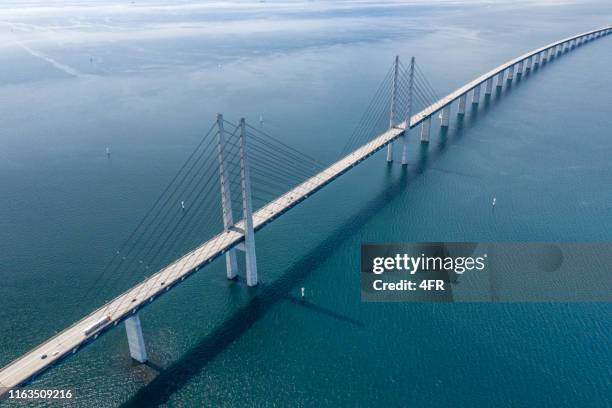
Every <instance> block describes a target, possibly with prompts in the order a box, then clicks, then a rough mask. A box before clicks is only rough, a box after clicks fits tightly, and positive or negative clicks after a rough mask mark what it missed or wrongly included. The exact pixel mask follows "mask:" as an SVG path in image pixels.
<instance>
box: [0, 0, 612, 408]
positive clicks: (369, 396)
mask: <svg viewBox="0 0 612 408" xmlns="http://www.w3.org/2000/svg"><path fill="white" fill-rule="evenodd" d="M11 3H13V2H9V3H8V4H7V3H6V2H5V4H3V5H2V6H0V35H1V36H2V39H3V41H2V44H0V54H1V55H2V60H3V63H2V64H0V107H1V109H0V118H1V123H2V126H0V192H1V193H0V282H2V283H1V285H0V365H5V364H7V363H9V362H10V361H11V360H12V359H14V358H16V357H17V356H19V355H20V354H22V353H24V352H25V351H27V350H29V349H30V348H32V347H34V346H36V345H37V344H38V343H40V342H41V341H43V340H45V339H46V338H48V337H50V336H51V335H53V333H54V332H55V331H57V330H61V329H62V328H64V327H65V326H67V325H68V324H70V323H72V322H73V321H75V320H76V319H78V318H79V317H81V316H82V315H84V314H85V313H87V312H89V311H90V310H91V309H93V308H94V307H95V306H98V305H100V304H101V303H102V302H103V301H104V300H106V299H107V298H108V297H110V296H111V295H112V293H104V292H103V291H100V292H98V293H96V294H94V295H92V297H91V299H87V300H86V301H85V302H83V301H81V300H82V299H81V296H79V295H80V294H81V293H82V291H83V290H84V289H86V288H89V287H90V286H91V285H92V283H93V282H94V281H95V279H96V277H97V276H98V275H99V274H100V271H101V270H102V268H103V267H104V266H105V264H106V262H107V261H108V259H109V257H111V256H112V254H113V252H114V250H115V249H116V247H117V246H118V245H119V244H120V243H121V242H122V241H123V240H124V239H125V238H126V237H127V236H128V235H129V232H130V231H131V230H132V228H134V227H135V226H136V224H137V223H138V220H139V217H141V216H142V215H143V214H144V213H145V211H146V210H147V209H148V208H149V206H150V205H151V204H152V203H153V201H154V200H155V198H156V197H157V195H158V194H159V193H160V192H161V190H162V188H163V186H164V185H165V184H166V183H167V182H168V181H169V180H170V179H171V177H172V176H173V174H174V173H175V172H176V170H177V169H178V168H179V166H180V164H181V163H182V162H183V161H184V160H185V158H186V157H187V155H188V154H189V153H190V152H191V150H192V149H193V148H194V146H195V145H196V144H197V142H198V138H199V137H201V135H202V133H203V132H204V131H205V130H206V129H208V127H209V126H210V125H211V124H212V122H213V120H214V115H215V114H216V112H223V113H224V114H225V116H226V117H227V118H229V119H232V120H234V121H235V120H237V119H238V118H239V117H241V116H246V117H247V118H251V120H255V121H256V120H257V119H258V118H259V116H260V115H263V116H264V118H265V125H264V126H265V130H266V131H267V132H269V133H271V134H273V135H275V136H277V137H280V138H282V139H283V140H285V141H286V142H287V143H289V144H291V145H292V146H294V147H296V148H298V149H300V150H301V151H304V152H306V153H308V154H310V155H313V156H317V157H320V158H321V160H322V161H329V160H331V159H332V158H335V157H337V155H338V153H339V151H340V150H341V148H342V147H343V146H344V143H345V142H346V140H347V138H348V136H349V134H350V132H351V131H352V129H353V128H354V127H355V125H356V122H357V121H358V119H359V117H360V115H361V113H362V112H363V110H364V109H365V107H366V105H367V103H368V102H369V100H370V97H371V96H372V94H373V92H374V90H375V88H376V86H377V84H378V83H379V81H380V80H381V79H382V77H383V76H384V73H385V72H386V70H387V68H388V67H389V65H390V63H391V61H392V59H393V57H394V55H396V54H400V55H401V56H402V57H403V58H404V60H405V61H407V60H408V59H409V57H410V56H411V55H415V56H416V58H417V62H418V63H419V65H420V66H421V67H422V68H423V69H424V71H425V72H426V74H427V76H428V78H429V79H430V81H431V82H432V83H433V84H434V85H435V87H436V89H437V91H438V93H440V94H443V93H447V92H450V91H451V90H453V89H455V88H456V87H458V86H460V85H462V84H464V83H465V82H467V81H468V80H470V79H472V78H473V77H476V76H477V75H479V74H480V73H482V72H485V71H487V70H488V69H490V68H492V67H493V66H496V65H498V64H500V63H502V62H504V61H506V60H508V59H509V58H511V57H514V56H516V55H519V54H521V53H523V52H524V51H527V50H530V49H533V48H536V47H538V46H541V45H543V44H546V43H549V42H551V41H553V40H557V39H560V38H563V37H565V36H568V35H570V34H574V33H578V32H582V31H586V30H589V29H593V28H595V27H599V26H603V25H605V24H608V23H609V22H610V21H612V5H610V4H609V3H608V2H603V1H602V2H599V3H596V2H590V3H584V2H576V3H572V2H543V3H540V4H536V3H539V2H522V3H519V4H515V5H512V6H509V5H500V4H497V3H490V4H489V3H467V4H463V3H461V2H452V3H442V4H439V5H429V4H427V3H425V2H423V3H421V2H414V3H402V2H393V3H383V4H380V3H369V2H349V3H345V2H331V3H329V2H314V1H313V2H304V3H294V2H286V3H278V2H266V3H240V4H238V3H214V4H207V3H204V4H199V3H195V2H188V1H185V2H173V3H172V5H166V4H164V3H162V2H147V3H144V2H136V3H135V4H131V5H125V4H123V3H122V2H116V3H111V2H103V1H99V2H90V3H88V4H87V6H78V5H74V4H72V3H70V4H69V3H66V4H65V5H64V4H61V2H58V3H56V5H55V6H53V7H52V6H50V5H48V4H47V3H44V2H41V3H39V4H37V3H36V2H27V3H24V2H14V4H11ZM611 50H612V38H605V39H602V40H598V41H595V42H593V43H590V44H588V45H586V46H584V47H582V48H580V49H578V50H576V51H574V52H572V53H570V54H569V55H568V56H566V57H563V58H561V59H558V60H556V61H555V62H554V63H552V64H548V65H547V66H546V67H544V68H543V69H541V70H539V71H538V72H535V73H534V74H533V75H530V76H528V77H526V78H524V79H523V80H521V81H520V82H517V81H515V82H514V84H513V85H512V86H511V87H510V88H509V89H506V90H504V91H503V92H502V94H501V95H500V96H499V97H495V98H493V99H492V100H491V101H490V103H489V104H482V105H481V106H480V107H479V108H478V110H477V111H475V112H471V113H470V114H468V115H466V118H465V121H464V122H463V123H462V124H460V125H459V124H457V123H453V124H452V126H451V128H450V130H449V132H448V133H447V134H445V135H440V134H439V132H438V129H437V128H436V127H433V128H432V142H431V143H430V145H429V148H428V149H422V148H421V147H420V144H419V143H417V140H416V139H417V138H416V137H413V139H414V140H413V141H412V143H411V155H410V163H409V165H408V169H407V171H405V172H403V171H402V170H401V167H400V166H398V165H397V164H396V165H394V166H392V167H391V168H389V167H387V165H386V164H385V162H384V156H383V155H382V154H378V155H377V156H375V157H373V158H372V159H370V160H368V161H367V162H365V163H363V164H362V165H360V166H359V167H357V168H356V169H355V170H353V171H351V172H350V173H349V174H347V175H346V176H343V177H342V178H341V179H339V180H338V181H337V182H335V183H333V184H332V185H331V186H329V187H327V188H326V189H324V190H323V191H321V192H320V193H318V194H317V195H316V196H314V197H313V198H312V199H309V200H308V201H306V202H304V203H303V204H301V205H300V206H298V207H297V208H295V209H294V210H292V211H291V212H289V213H288V214H287V215H285V216H283V217H282V218H280V219H279V220H278V221H276V222H275V223H273V224H272V225H271V226H269V227H267V228H266V229H264V230H262V231H261V232H260V233H258V235H257V251H258V252H257V254H258V262H259V270H260V280H261V284H260V285H259V287H258V288H257V289H250V288H247V287H246V286H245V285H244V282H242V281H239V282H237V283H235V282H228V281H227V280H226V279H225V277H224V276H225V274H224V271H223V268H222V265H221V263H220V262H217V263H215V264H214V265H212V267H210V268H207V269H205V270H203V271H202V272H201V273H199V274H198V275H196V276H195V277H193V278H191V279H190V280H188V281H186V282H185V283H184V284H183V285H181V287H180V288H178V289H176V290H174V291H172V292H170V293H169V294H168V295H166V296H165V297H163V298H162V299H160V300H159V301H158V302H155V303H154V304H153V305H151V306H150V307H148V308H146V309H145V310H144V311H143V312H142V314H141V319H142V324H143V331H144V335H145V340H146V342H147V347H148V352H149V355H150V360H151V363H150V364H149V365H136V364H134V363H132V362H131V360H130V358H129V356H128V349H127V342H126V337H125V333H124V331H123V330H115V331H113V332H111V333H109V334H107V335H105V336H104V337H103V338H102V339H101V340H100V341H98V342H96V343H95V344H93V345H91V346H89V347H88V348H86V349H85V350H84V351H83V352H81V353H79V354H78V355H77V356H75V357H74V358H71V359H69V360H67V361H66V362H65V363H63V364H62V365H61V366H60V367H58V368H56V369H54V370H52V371H50V372H48V373H47V374H45V375H44V376H43V377H42V378H41V379H40V380H39V381H38V382H36V383H35V384H34V385H33V386H34V387H36V388H71V389H73V390H74V392H75V394H76V398H75V399H74V400H72V401H69V402H67V403H66V404H67V405H74V406H94V405H95V406H117V405H121V404H127V405H130V406H155V405H164V404H167V405H168V406H339V405H350V406H372V405H375V404H378V405H382V406H444V407H460V406H465V407H473V406H507V407H532V406H550V407H558V406H610V399H609V397H610V393H611V390H612V382H611V378H612V376H611V371H612V368H611V364H610V361H611V357H612V352H611V350H610V338H611V336H612V329H611V328H610V327H611V326H610V317H611V311H612V308H611V307H610V305H609V304H368V303H361V301H360V294H359V276H358V270H359V264H358V262H359V245H360V243H361V242H364V241H368V242H395V241H397V242H402V241H421V240H423V241H427V240H433V241H442V240H448V241H560V242H573V241H575V242H584V241H587V242H607V241H610V239H611V238H612V235H611V231H612V228H611V227H612V206H611V203H612V161H610V157H612V139H611V138H610V127H611V125H612V119H611V116H610V107H609V95H610V93H611V91H612V85H611V83H612V82H611V81H610V73H609V68H610V66H611V65H612V52H610V51H611ZM106 146H110V147H111V149H112V156H111V159H110V160H108V159H107V157H106V155H105V148H106ZM492 196H496V197H497V207H496V212H495V214H494V215H493V214H492V213H491V212H490V211H489V209H490V207H489V206H490V198H491V197H492ZM214 216H217V215H214ZM120 279H121V277H120ZM300 287H304V288H305V291H306V295H307V296H306V300H305V301H302V302H301V301H297V300H296V299H298V297H299V290H300ZM115 289H117V288H115ZM119 289H121V288H119ZM109 290H110V289H109ZM41 405H44V403H41Z"/></svg>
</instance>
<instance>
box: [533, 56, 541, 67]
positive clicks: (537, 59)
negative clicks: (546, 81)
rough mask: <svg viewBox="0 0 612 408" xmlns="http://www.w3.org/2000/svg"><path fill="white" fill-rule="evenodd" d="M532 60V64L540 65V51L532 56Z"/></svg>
mask: <svg viewBox="0 0 612 408" xmlns="http://www.w3.org/2000/svg"><path fill="white" fill-rule="evenodd" d="M534 58H535V59H534V62H533V66H534V67H537V66H538V65H540V53H537V54H536V55H535V57H534Z"/></svg>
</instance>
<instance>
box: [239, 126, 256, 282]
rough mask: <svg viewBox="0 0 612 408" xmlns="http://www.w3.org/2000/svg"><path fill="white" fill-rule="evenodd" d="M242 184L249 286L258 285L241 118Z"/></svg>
mask: <svg viewBox="0 0 612 408" xmlns="http://www.w3.org/2000/svg"><path fill="white" fill-rule="evenodd" d="M240 185H241V187H242V189H241V190H242V216H243V217H244V244H243V245H242V246H239V247H238V249H244V253H245V260H246V280H247V285H248V286H255V285H257V256H256V255H255V230H254V227H253V202H252V200H251V178H250V176H249V166H248V159H247V148H246V122H245V120H244V118H242V119H240Z"/></svg>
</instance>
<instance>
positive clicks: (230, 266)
mask: <svg viewBox="0 0 612 408" xmlns="http://www.w3.org/2000/svg"><path fill="white" fill-rule="evenodd" d="M217 126H218V128H219V129H218V131H219V136H218V139H217V140H218V149H217V152H218V158H219V178H220V183H221V207H222V210H223V228H224V230H225V231H230V230H231V231H237V232H240V233H242V234H244V242H242V243H240V244H238V245H236V246H235V247H234V248H232V249H230V250H228V251H227V252H226V253H225V263H226V270H227V278H228V279H234V278H236V277H237V276H238V262H237V260H236V250H237V249H238V250H241V251H244V253H245V260H246V282H247V285H248V286H256V285H257V257H256V255H255V230H254V224H253V201H252V197H251V179H250V175H249V166H248V154H247V148H246V146H247V145H246V143H247V142H246V137H247V131H246V121H245V119H244V118H241V119H240V124H239V130H240V142H239V155H240V190H241V195H242V197H241V198H242V216H243V220H242V222H238V223H234V217H233V213H232V197H231V188H230V183H231V182H230V172H229V171H228V168H227V164H228V159H229V158H228V157H227V149H226V148H225V144H226V142H227V140H226V134H225V128H224V120H223V115H222V114H220V113H219V114H217Z"/></svg>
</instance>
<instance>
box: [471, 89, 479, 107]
mask: <svg viewBox="0 0 612 408" xmlns="http://www.w3.org/2000/svg"><path fill="white" fill-rule="evenodd" d="M478 103H480V84H478V85H476V87H475V88H474V92H473V93H472V105H478Z"/></svg>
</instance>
